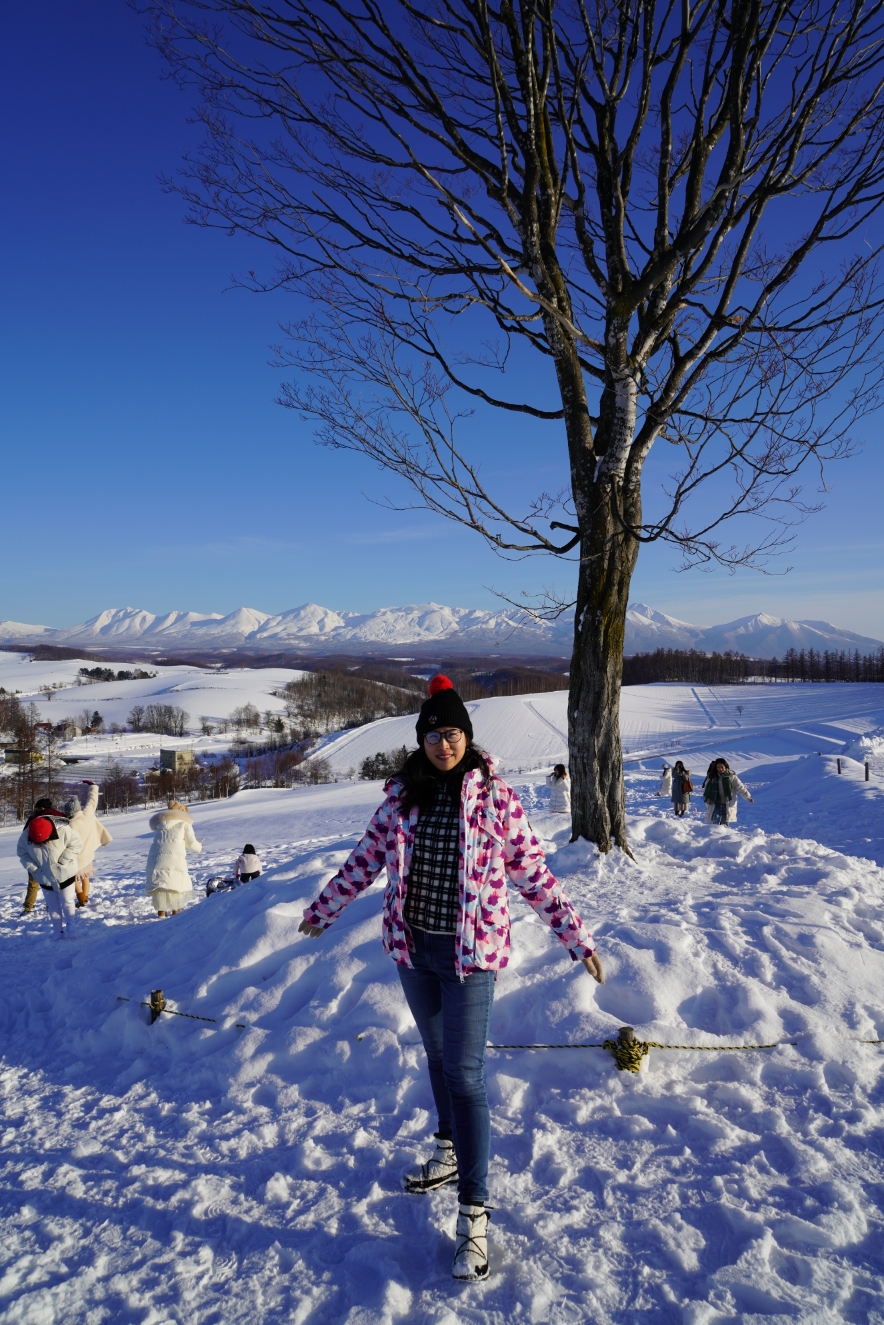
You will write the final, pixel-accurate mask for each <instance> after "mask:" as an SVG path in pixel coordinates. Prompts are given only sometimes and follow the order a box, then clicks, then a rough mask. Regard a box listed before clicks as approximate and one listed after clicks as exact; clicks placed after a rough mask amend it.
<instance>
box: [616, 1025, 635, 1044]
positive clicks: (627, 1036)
mask: <svg viewBox="0 0 884 1325" xmlns="http://www.w3.org/2000/svg"><path fill="white" fill-rule="evenodd" d="M617 1039H618V1040H622V1041H623V1043H624V1044H632V1042H633V1040H634V1039H635V1027H634V1026H621V1027H620V1030H619V1031H618V1032H617Z"/></svg>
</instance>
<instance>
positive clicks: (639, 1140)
mask: <svg viewBox="0 0 884 1325" xmlns="http://www.w3.org/2000/svg"><path fill="white" fill-rule="evenodd" d="M0 683H4V684H5V682H2V681H0ZM122 684H127V683H122ZM97 689H98V687H95V688H90V690H89V691H80V692H79V693H80V694H83V695H87V696H91V695H92V694H94V693H95V690H97ZM562 700H563V697H560V696H557V695H544V696H535V697H533V698H528V699H520V700H490V701H483V703H482V704H481V705H480V706H479V711H478V712H477V713H476V714H475V715H474V723H475V726H476V732H477V736H478V737H479V738H480V739H481V740H482V741H483V743H484V744H486V745H487V746H488V747H490V748H491V749H492V750H494V751H495V752H496V753H499V754H501V755H502V756H503V758H504V760H505V761H506V763H507V764H508V766H509V768H510V769H511V770H512V771H511V779H512V780H513V781H514V782H515V784H516V785H517V786H518V787H519V789H520V792H521V794H522V795H523V797H524V799H525V802H526V805H527V807H528V809H529V814H530V817H531V820H532V824H533V825H534V827H535V829H536V830H537V831H538V832H539V834H540V835H541V836H542V838H543V839H544V840H545V842H546V844H547V847H548V850H549V853H550V856H551V863H552V866H553V869H554V871H555V872H556V873H557V874H558V876H559V877H560V878H562V879H563V880H564V882H565V884H566V886H567V889H568V891H569V892H570V894H571V896H572V897H573V899H574V900H575V902H576V903H577V905H578V907H579V909H580V911H581V912H582V914H583V915H584V917H585V918H586V920H587V922H588V923H589V924H590V926H591V928H592V929H593V932H594V934H595V937H596V941H597V943H598V948H599V953H600V955H601V957H602V960H603V961H604V963H605V969H606V973H607V977H608V979H607V983H606V984H605V985H604V986H603V987H599V986H597V985H595V984H594V982H592V981H591V980H590V979H589V977H588V976H586V974H585V973H583V971H582V968H580V967H579V966H575V964H572V963H571V962H570V961H569V960H568V959H567V956H566V955H565V954H564V952H563V951H562V949H561V947H560V945H559V944H558V943H557V942H556V941H555V940H554V939H553V938H552V937H551V936H550V935H549V933H548V932H547V931H546V930H545V928H544V927H543V926H542V925H541V923H540V922H539V920H537V919H536V918H535V917H534V915H533V913H532V912H530V911H529V909H528V908H527V907H526V906H524V904H522V903H521V902H520V901H519V899H518V897H517V896H516V897H514V899H513V904H512V911H513V918H514V931H513V947H514V957H513V962H512V964H511V965H510V967H509V968H508V969H507V970H506V971H505V972H504V973H503V974H502V975H501V978H500V980H499V981H498V986H497V992H496V1001H495V1008H494V1013H493V1016H492V1023H491V1039H492V1042H496V1043H509V1042H518V1043H523V1042H527V1041H532V1042H533V1041H539V1042H544V1043H546V1042H555V1043H575V1042H580V1041H599V1040H602V1039H604V1038H605V1037H607V1036H611V1035H612V1034H614V1033H616V1029H617V1027H618V1026H620V1025H621V1024H623V1023H627V1022H628V1023H630V1024H632V1025H634V1026H635V1027H636V1028H637V1031H638V1033H639V1035H640V1036H641V1037H642V1038H644V1039H652V1040H658V1041H663V1042H666V1043H675V1044H690V1045H697V1046H700V1045H705V1046H713V1047H715V1046H722V1045H738V1044H758V1043H769V1042H773V1041H795V1044H794V1045H788V1046H783V1047H781V1048H778V1049H774V1050H771V1051H763V1052H747V1053H706V1052H690V1051H662V1050H652V1051H651V1056H650V1062H649V1070H648V1071H646V1072H642V1073H641V1074H639V1075H637V1076H632V1075H631V1074H628V1073H620V1072H618V1071H617V1070H616V1067H615V1066H614V1063H613V1061H612V1059H611V1057H610V1056H609V1055H608V1054H606V1053H604V1052H603V1051H601V1050H594V1049H589V1050H572V1051H567V1050H547V1051H543V1050H541V1051H533V1052H532V1051H499V1052H489V1056H488V1083H489V1092H490V1097H491V1102H492V1127H493V1142H492V1156H493V1157H492V1170H491V1187H492V1196H491V1204H492V1205H494V1206H495V1207H496V1209H495V1214H494V1217H493V1222H492V1224H491V1229H490V1249H491V1268H492V1273H491V1277H490V1278H489V1280H488V1281H487V1282H486V1283H484V1284H479V1285H457V1284H455V1283H454V1281H453V1280H452V1279H451V1277H450V1270H451V1258H452V1254H453V1233H454V1222H455V1210H456V1197H455V1195H454V1192H453V1189H450V1188H448V1189H443V1190H441V1191H440V1192H437V1193H434V1194H432V1195H430V1196H426V1197H411V1196H405V1195H404V1194H403V1193H402V1192H401V1188H400V1184H401V1176H402V1173H403V1171H404V1170H405V1169H406V1168H408V1167H409V1166H410V1165H411V1164H413V1163H414V1162H415V1161H416V1160H417V1159H418V1158H420V1157H423V1156H425V1155H426V1153H427V1138H428V1135H429V1133H430V1131H431V1129H432V1125H433V1118H432V1115H431V1097H430V1090H429V1083H428V1080H427V1077H426V1071H425V1066H424V1060H423V1054H422V1051H421V1049H420V1047H419V1045H418V1043H417V1034H416V1031H415V1028H414V1026H413V1024H412V1022H411V1019H410V1016H409V1014H408V1012H407V1010H406V1008H405V1006H404V1003H403V1000H402V998H401V995H400V993H399V985H398V980H397V979H396V975H395V970H394V968H393V964H392V962H391V961H390V960H389V959H388V958H386V957H385V956H384V954H383V952H382V950H381V946H380V905H381V889H380V887H378V886H376V887H375V888H373V889H371V890H370V891H369V893H367V894H365V895H364V896H363V897H362V898H360V899H359V900H358V901H357V902H355V903H354V904H353V905H352V906H351V907H350V908H349V910H348V911H347V912H345V914H344V916H343V917H342V919H341V920H340V921H339V922H338V923H337V924H336V925H335V926H334V927H333V929H332V930H331V931H329V932H328V933H327V934H326V935H324V936H323V938H321V939H320V940H318V941H316V942H310V941H308V940H306V939H303V938H301V937H300V936H298V935H297V932H296V931H297V926H298V923H299V920H300V913H301V911H302V909H303V907H304V905H305V904H306V902H307V901H308V900H310V899H311V898H312V897H313V896H314V895H315V893H316V892H317V891H318V889H319V888H320V886H321V885H322V884H323V883H324V882H325V881H326V879H327V878H328V877H329V875H330V874H331V873H332V872H333V870H334V869H335V868H336V867H337V866H338V865H339V864H340V862H341V861H342V860H343V859H344V857H345V854H346V852H347V850H348V849H349V847H350V845H351V844H352V842H353V840H354V839H355V837H356V836H357V835H358V834H359V833H360V832H361V830H362V829H363V827H364V825H365V823H366V822H367V820H368V817H369V815H370V813H371V811H372V810H373V808H374V807H375V805H376V804H377V802H378V800H379V798H380V794H381V788H380V784H378V783H358V782H357V783H354V784H352V785H350V784H343V785H337V786H334V785H332V786H325V787H312V788H299V789H297V790H295V791H270V790H267V791H251V792H244V793H240V794H239V795H237V796H236V797H234V798H233V799H231V800H230V801H225V802H211V803H206V804H204V805H200V806H196V807H194V811H193V813H194V819H195V822H196V827H197V835H198V836H199V837H201V838H202V840H203V842H204V853H203V855H202V856H200V857H195V858H192V859H193V860H194V861H195V868H194V878H195V882H196V884H197V891H196V892H195V895H194V901H193V903H192V904H191V905H190V906H189V907H188V908H187V910H186V911H185V912H184V913H183V914H181V915H180V916H178V917H176V918H174V919H172V920H168V921H157V920H155V919H153V918H152V910H151V907H150V905H149V902H148V900H147V898H146V895H145V894H144V892H143V871H144V861H145V857H146V853H147V847H148V844H149V840H150V838H149V834H148V831H147V818H148V816H147V814H145V813H141V812H139V813H136V814H131V815H119V816H112V817H111V818H110V819H109V820H108V821H107V822H108V826H109V828H110V831H111V832H112V833H113V835H114V842H113V844H112V845H111V846H110V847H108V848H106V849H105V850H104V851H103V852H102V853H100V854H99V856H98V867H99V871H100V874H99V877H98V879H97V881H96V884H95V887H94V897H95V899H96V900H95V905H94V907H91V908H90V910H89V912H88V913H87V914H86V915H85V916H84V917H83V922H82V925H81V933H80V937H79V938H78V939H77V940H76V942H75V943H72V944H68V943H66V942H65V943H56V942H53V941H52V940H51V939H50V937H49V925H48V921H47V920H46V919H45V918H44V916H43V915H42V913H35V914H34V915H33V916H32V917H29V918H25V919H23V918H21V916H20V903H21V897H22V894H23V888H22V886H21V885H22V879H23V874H22V872H21V870H20V867H19V865H18V863H17V861H16V860H15V856H14V844H15V839H16V835H17V834H16V831H15V830H12V829H7V830H5V831H0V953H2V961H0V1027H2V1043H3V1057H2V1060H0V1096H2V1101H3V1114H4V1117H3V1126H4V1130H3V1154H2V1165H3V1170H2V1183H0V1226H2V1237H0V1295H2V1299H0V1301H2V1305H0V1315H2V1317H3V1319H4V1320H9V1321H14V1322H29V1323H30V1322H34V1323H35V1325H36V1323H37V1322H39V1323H40V1325H42V1323H43V1322H53V1323H54V1322H69V1321H70V1322H74V1321H76V1322H80V1321H84V1322H89V1323H90V1325H92V1323H93V1322H95V1323H98V1322H116V1321H133V1322H135V1321H137V1322H144V1323H145V1325H148V1323H149V1325H161V1323H165V1322H171V1321H174V1322H182V1325H184V1323H187V1325H190V1323H191V1322H199V1323H200V1325H203V1323H204V1322H205V1323H206V1325H208V1323H209V1322H212V1323H214V1322H219V1323H221V1322H223V1323H224V1325H228V1323H229V1322H239V1321H243V1322H246V1321H248V1322H249V1323H250V1325H251V1323H252V1322H274V1323H275V1322H311V1323H313V1322H315V1323H316V1325H320V1323H321V1325H325V1323H326V1322H329V1325H331V1323H332V1322H334V1323H337V1322H346V1323H347V1325H381V1323H382V1322H384V1323H386V1322H394V1321H398V1320H403V1321H404V1320H407V1321H416V1322H434V1323H438V1325H459V1323H460V1322H469V1323H471V1325H472V1323H473V1322H475V1325H480V1323H481V1325H485V1323H486V1322H490V1323H492V1325H504V1322H507V1323H509V1322H513V1321H515V1322H526V1323H527V1322H546V1321H550V1322H556V1323H557V1325H558V1323H559V1322H561V1323H565V1322H568V1323H570V1322H590V1321H591V1322H601V1323H604V1325H607V1322H618V1323H619V1322H633V1321H637V1320H648V1321H657V1320H660V1321H673V1322H685V1323H686V1325H712V1323H713V1322H731V1321H739V1322H747V1323H748V1322H761V1321H764V1322H767V1321H773V1322H777V1321H783V1322H786V1321H788V1322H795V1321H799V1322H802V1321H807V1322H828V1321H850V1322H854V1321H855V1322H875V1321H878V1322H880V1321H884V1286H882V1271H884V1250H882V1248H884V1241H882V1234H884V1164H882V1154H884V1089H882V1085H881V1067H882V1054H884V1046H880V1045H874V1044H868V1043H863V1041H865V1040H875V1039H882V1038H884V870H882V865H884V814H882V812H884V799H882V786H884V769H881V768H879V764H880V763H881V762H882V761H881V760H880V756H879V755H878V754H877V753H875V754H873V774H872V778H871V780H870V782H868V783H866V782H865V781H864V780H863V767H862V763H861V762H859V761H858V759H856V758H847V757H845V758H844V764H843V767H844V772H843V773H842V775H841V776H839V775H838V774H837V772H836V763H835V760H836V756H837V755H839V754H842V753H843V752H845V751H852V752H853V754H854V755H862V754H863V751H864V750H865V749H867V748H868V749H872V750H873V751H877V750H880V749H881V739H880V737H881V732H882V730H884V694H882V692H881V690H879V689H878V688H876V687H872V686H855V687H851V686H814V687H811V686H791V687H786V686H778V687H757V688H756V687H741V688H739V690H718V691H710V690H708V689H707V688H704V687H697V688H696V689H692V688H690V687H673V686H652V687H642V688H635V689H629V690H627V691H626V692H625V693H624V724H623V726H624V741H625V743H626V745H627V748H629V749H631V750H632V751H633V754H634V755H635V756H638V754H640V753H641V750H642V749H645V750H647V751H652V752H655V755H654V757H653V758H650V757H649V758H648V759H646V760H640V759H638V758H637V757H636V760H635V762H633V763H631V764H630V766H629V770H628V797H629V807H630V814H631V820H630V823H631V827H630V832H631V840H632V843H633V847H634V850H635V855H636V860H635V862H633V861H630V860H629V859H628V858H626V857H624V856H622V855H621V854H620V853H617V852H615V853H612V854H611V855H610V856H609V857H607V858H604V859H600V858H599V857H598V855H597V854H596V852H595V851H594V850H592V849H589V848H588V847H587V846H586V845H585V844H575V845H573V846H571V845H568V843H567V837H568V826H567V824H566V823H563V822H562V820H561V818H559V817H558V816H552V815H550V814H549V813H548V812H547V810H546V806H547V802H548V791H547V788H546V787H545V785H544V781H543V774H542V772H524V773H523V774H521V775H519V774H518V771H517V770H518V768H519V767H522V768H523V769H526V770H527V769H538V768H541V767H543V766H545V765H546V766H548V764H549V763H550V762H551V761H552V759H553V758H554V757H556V756H559V755H560V754H562V753H563V746H562V744H561V730H562V725H561V724H562V720H563V706H562ZM56 702H57V701H56V700H53V701H52V704H53V705H55V704H56ZM169 702H175V701H169ZM178 702H181V701H178ZM236 702H237V703H241V702H243V701H242V700H241V699H238V700H237V701H236ZM254 702H256V703H258V702H259V701H258V700H257V699H256V700H255V701H254ZM740 704H741V705H742V707H743V712H742V713H738V712H737V711H736V706H737V705H740ZM266 706H267V705H265V704H264V702H263V701H262V702H260V703H259V707H261V708H262V709H263V708H264V707H266ZM185 707H189V705H185ZM382 727H383V730H381V728H382ZM412 732H413V722H412V721H410V720H399V719H393V720H389V721H388V722H387V723H386V724H375V725H374V727H373V728H369V729H361V730H360V731H358V732H355V733H347V734H344V735H342V736H340V737H338V738H336V739H335V740H332V741H330V742H329V743H328V744H327V746H326V748H325V750H324V753H325V754H326V755H329V756H330V757H332V758H333V759H334V760H335V761H338V763H337V766H338V767H340V768H343V767H345V766H346V767H349V766H351V765H353V764H355V763H358V761H359V758H360V757H364V755H360V754H359V751H360V750H361V749H363V746H362V745H360V742H363V743H364V742H368V743H370V744H371V749H369V748H368V745H365V747H364V748H365V753H374V752H375V751H376V750H378V749H391V748H395V747H396V746H397V745H399V744H402V743H409V742H410V740H411V734H412ZM547 733H548V735H547ZM863 737H867V739H868V742H869V744H868V745H867V746H865V747H864V746H862V744H861V743H859V742H860V741H861V739H862V738H863ZM543 740H546V741H547V745H545V746H544V745H542V741H543ZM557 742H558V744H557ZM676 742H679V743H680V744H678V745H676V744H675V743H676ZM680 751H681V752H689V756H688V757H687V758H686V762H687V763H689V764H690V765H691V767H693V768H694V770H695V773H697V774H700V773H702V771H703V769H704V768H705V763H706V762H707V761H708V758H711V757H712V755H714V754H717V753H719V752H720V751H721V752H724V753H725V754H726V755H727V756H728V757H729V758H730V759H731V762H732V763H733V764H734V765H735V766H736V767H737V768H738V770H739V771H740V773H741V776H742V777H743V778H744V780H745V781H746V782H747V784H748V785H749V787H750V790H751V791H752V793H753V795H754V796H755V798H756V800H755V804H752V805H747V804H745V803H744V802H741V803H740V823H739V825H738V827H737V828H736V830H730V829H724V828H708V827H706V826H705V824H704V823H703V822H702V816H701V813H700V809H699V806H698V805H697V801H696V798H695V804H694V806H693V808H692V811H691V814H690V816H689V817H688V818H687V819H685V820H679V821H676V820H675V819H674V818H672V816H671V808H670V807H669V806H668V805H667V804H666V803H664V802H663V801H661V800H659V799H657V798H656V796H655V794H654V793H655V792H656V789H657V783H658V769H659V764H660V762H661V752H668V753H667V755H666V757H668V758H670V759H671V758H672V757H674V756H675V755H677V754H678V753H679V752H680ZM818 752H819V753H818ZM698 781H699V778H698ZM246 840H250V841H252V842H254V843H255V845H256V846H257V848H258V850H259V852H260V853H261V855H262V856H263V858H264V861H265V874H264V875H263V876H262V877H261V878H260V879H258V880H256V881H255V882H253V883H251V884H249V885H246V886H245V887H243V888H241V889H239V890H237V891H235V892H232V893H229V894H223V895H219V896H216V897H212V898H209V899H205V898H203V897H202V895H201V889H200V887H199V885H200V883H201V882H202V881H204V880H205V878H207V877H208V876H209V875H211V874H217V873H221V872H224V871H225V870H226V869H227V868H228V867H229V865H230V863H231V862H232V860H233V859H234V856H235V855H236V853H237V852H238V851H239V849H240V848H241V847H242V845H243V843H244V842H245V841H246ZM40 905H42V903H40ZM157 987H162V988H163V990H164V991H165V994H166V998H167V1000H168V1001H169V1002H170V1004H171V1006H173V1007H176V1008H180V1009H181V1010H182V1011H186V1012H190V1013H194V1014H198V1015H200V1016H205V1017H211V1018H214V1019H215V1020H214V1022H200V1021H191V1020H186V1019H184V1018H175V1017H168V1018H163V1019H161V1020H160V1021H159V1022H158V1023H157V1024H156V1025H154V1026H150V1025H149V1024H148V1016H147V1011H146V1009H145V1008H143V1007H141V1006H139V1002H140V1000H142V999H144V998H146V997H147V996H148V993H149V991H150V990H151V989H152V988H157ZM123 998H125V999H128V1000H129V1001H128V1002H124V1001H121V1000H122V999H123ZM237 1023H239V1024H240V1025H241V1026H242V1027H243V1029H239V1028H238V1026H237Z"/></svg>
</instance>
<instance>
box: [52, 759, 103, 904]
mask: <svg viewBox="0 0 884 1325" xmlns="http://www.w3.org/2000/svg"><path fill="white" fill-rule="evenodd" d="M83 786H84V787H88V788H89V793H88V795H87V797H86V804H85V805H81V804H80V800H79V797H77V796H71V798H70V800H68V801H66V802H65V807H64V812H65V814H66V815H67V817H68V823H69V824H70V826H71V828H73V830H74V832H75V833H76V834H77V837H78V838H79V839H80V841H81V843H82V847H81V848H80V858H79V860H78V862H77V879H76V882H75V884H74V887H75V888H76V890H77V906H85V905H86V903H87V902H88V901H89V883H90V880H91V878H92V873H93V869H94V866H93V864H92V862H93V860H94V858H95V853H96V851H97V850H98V848H99V847H106V846H107V844H108V842H113V840H114V839H113V838H112V837H111V835H110V833H109V832H108V831H107V829H106V828H105V826H104V824H100V823H99V822H98V819H97V817H96V813H95V812H96V810H97V809H98V783H97V782H88V781H84V782H83Z"/></svg>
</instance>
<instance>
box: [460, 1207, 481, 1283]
mask: <svg viewBox="0 0 884 1325" xmlns="http://www.w3.org/2000/svg"><path fill="white" fill-rule="evenodd" d="M490 1218H491V1213H490V1211H489V1210H488V1208H487V1206H484V1205H461V1206H459V1207H458V1212H457V1234H456V1244H457V1245H456V1246H455V1250H454V1269H453V1270H452V1271H451V1273H452V1274H453V1275H454V1278H455V1279H472V1280H476V1279H487V1278H488V1221H489V1219H490Z"/></svg>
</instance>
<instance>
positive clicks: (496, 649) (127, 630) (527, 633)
mask: <svg viewBox="0 0 884 1325" xmlns="http://www.w3.org/2000/svg"><path fill="white" fill-rule="evenodd" d="M572 631H573V625H572V622H571V620H570V618H564V619H562V620H561V621H559V622H556V623H555V624H552V625H550V624H544V623H539V622H536V621H533V620H532V619H531V618H530V617H526V616H522V615H521V614H520V613H518V612H516V611H500V612H495V611H486V610H482V609H479V608H465V607H444V606H441V605H440V604H438V603H418V604H414V605H412V606H409V607H383V608H380V609H379V610H378V611H376V612H368V613H364V614H363V613H358V612H333V611H332V610H331V609H330V608H327V607H320V606H319V605H318V604H317V603H305V604H304V606H303V607H295V608H292V609H291V610H290V611H288V612H280V613H277V614H276V615H271V614H269V613H267V612H259V611H257V610H256V609H255V608H251V607H240V608H238V609H237V610H236V611H235V612H230V613H229V614H228V615H227V616H221V615H220V614H218V613H214V612H213V613H208V614H206V613H201V612H167V613H166V614H165V615H163V616H155V615H154V614H153V613H152V612H146V611H144V610H142V609H140V608H132V607H113V608H108V609H107V610H106V611H104V612H99V614H98V616H95V617H92V619H91V620H89V621H85V622H83V623H82V624H81V625H77V626H65V627H60V628H53V627H51V626H34V625H26V624H24V623H22V622H18V621H0V646H2V644H4V643H6V644H25V645H27V644H37V643H42V644H61V645H65V646H67V647H70V646H77V645H79V646H82V647H83V648H88V649H90V650H95V649H98V650H101V649H106V650H108V651H111V650H112V651H114V652H117V651H120V650H123V649H132V650H133V651H134V650H137V651H138V652H140V653H142V654H144V653H156V654H160V653H164V652H168V651H169V650H170V649H174V650H175V651H176V652H188V651H190V652H197V651H199V652H202V653H205V652H219V653H220V652H227V651H230V650H236V649H242V650H245V651H249V652H268V653H270V652H273V653H280V652H287V651H294V650H302V651H304V652H310V653H332V652H374V653H379V652H384V651H386V650H389V649H390V648H391V647H397V648H398V647H403V646H405V647H408V648H418V649H420V650H422V651H426V650H427V649H428V648H430V649H432V648H436V649H438V648H439V646H444V649H445V651H446V652H454V651H462V652H470V653H486V652H493V653H506V654H540V653H547V654H560V655H562V656H565V657H567V656H568V654H569V653H570V649H571V640H572ZM880 645H881V641H880V640H876V639H871V638H869V637H867V636H865V635H857V634H854V633H853V632H852V631H849V630H840V629H839V628H838V627H837V626H833V625H831V624H830V623H829V622H827V621H788V620H785V619H783V618H782V617H775V616H768V615H767V614H766V613H760V614H759V615H757V616H748V617H741V618H740V619H739V620H737V621H730V622H727V623H726V624H725V625H720V626H707V627H703V626H693V625H691V624H690V623H689V622H687V621H679V620H678V618H676V617H671V616H667V615H666V614H665V613H664V612H657V611H655V610H654V608H652V607H647V606H646V605H645V604H644V603H635V604H633V605H632V606H631V607H630V609H629V612H628V614H627V626H626V652H627V653H643V652H646V651H647V650H652V649H657V648H679V649H691V648H694V649H699V650H700V651H702V652H704V653H712V652H715V651H717V652H724V651H725V650H727V649H732V650H734V651H736V652H738V653H746V654H749V655H750V656H751V657H756V658H773V657H782V656H783V654H784V653H785V652H786V650H787V649H790V648H795V649H819V650H824V649H831V650H841V649H850V650H853V649H859V651H860V652H861V653H868V652H870V651H872V650H875V649H877V648H879V647H880Z"/></svg>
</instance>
